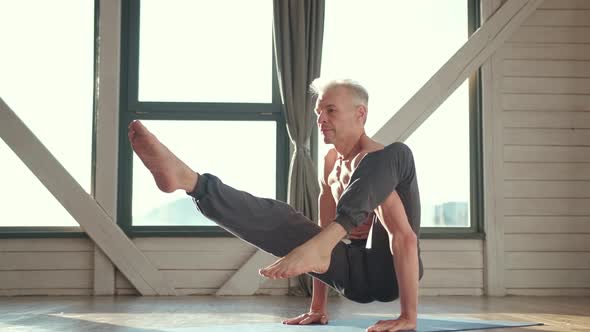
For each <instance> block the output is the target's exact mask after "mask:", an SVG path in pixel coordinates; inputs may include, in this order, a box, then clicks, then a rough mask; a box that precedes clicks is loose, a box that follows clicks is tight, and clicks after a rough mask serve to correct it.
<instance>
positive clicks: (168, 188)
mask: <svg viewBox="0 0 590 332" xmlns="http://www.w3.org/2000/svg"><path fill="white" fill-rule="evenodd" d="M128 136H129V142H131V147H132V148H133V150H134V151H135V153H137V156H139V159H141V161H142V162H143V164H144V165H145V167H147V168H148V169H149V170H150V172H151V173H152V175H153V176H154V180H156V184H157V185H158V188H160V190H162V191H163V192H167V193H171V192H173V191H175V190H178V189H183V190H185V191H188V192H190V191H192V190H193V189H194V187H195V185H196V184H197V179H198V175H197V173H195V172H194V171H193V170H191V169H190V167H188V166H187V165H186V164H185V163H183V162H182V160H180V159H178V157H176V156H175V155H174V154H173V153H172V152H171V151H170V150H168V148H166V146H164V145H163V144H162V143H161V142H160V141H159V140H158V139H157V138H156V136H154V135H153V134H152V133H150V131H149V130H147V128H146V127H145V126H144V125H143V124H142V123H141V122H139V121H138V120H135V121H133V122H131V123H130V124H129V131H128Z"/></svg>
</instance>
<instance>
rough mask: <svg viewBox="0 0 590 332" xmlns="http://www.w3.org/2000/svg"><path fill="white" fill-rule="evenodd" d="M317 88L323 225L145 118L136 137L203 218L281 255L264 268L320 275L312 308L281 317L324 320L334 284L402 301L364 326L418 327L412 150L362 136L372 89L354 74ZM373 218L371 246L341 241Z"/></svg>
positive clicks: (364, 298)
mask: <svg viewBox="0 0 590 332" xmlns="http://www.w3.org/2000/svg"><path fill="white" fill-rule="evenodd" d="M312 88H313V89H314V90H315V91H316V92H317V94H318V98H317V102H316V112H317V114H318V126H319V128H320V130H321V132H322V135H323V137H324V142H325V143H326V144H333V145H334V148H333V149H331V150H330V151H329V152H328V153H327V155H326V156H325V158H324V161H325V167H324V172H323V174H320V179H321V183H322V188H321V189H322V190H321V193H320V197H319V202H320V221H319V223H320V226H321V227H320V226H318V225H316V224H314V223H312V222H311V221H310V220H309V219H307V218H306V217H305V216H303V215H302V214H301V213H299V212H297V211H295V210H294V209H293V208H291V207H290V206H289V205H287V204H285V203H283V202H280V201H276V200H272V199H265V198H258V197H254V196H252V195H250V194H248V193H246V192H243V191H239V190H236V189H234V188H231V187H229V186H227V185H225V184H223V183H222V182H221V180H220V179H218V178H217V177H215V176H214V175H211V174H199V173H197V172H195V171H193V170H192V169H190V167H188V166H187V165H186V164H184V163H183V162H182V161H181V160H180V159H178V158H177V157H176V156H175V155H174V154H173V153H171V152H170V151H169V150H168V149H167V148H166V147H165V146H164V145H162V144H161V143H160V142H159V141H158V140H157V138H156V137H155V136H154V135H153V134H151V133H150V132H149V131H148V130H147V129H146V128H145V127H144V126H143V125H142V124H141V123H140V122H139V121H134V122H132V123H131V124H130V125H129V139H130V141H131V145H132V147H133V149H134V150H135V152H136V153H137V154H138V156H139V157H140V159H141V160H142V161H143V163H144V164H145V165H146V167H147V168H148V169H149V170H150V171H151V173H152V174H153V176H154V179H155V181H156V184H157V185H158V187H159V188H160V189H161V190H163V191H165V192H173V191H175V190H179V189H181V190H185V191H186V192H187V194H189V195H190V196H192V197H193V199H194V201H195V203H196V205H197V208H198V209H199V210H200V211H201V213H203V214H204V215H205V216H206V217H208V218H209V219H211V220H213V221H214V222H216V223H217V224H219V225H220V226H221V227H223V228H225V229H226V230H228V231H229V232H231V233H233V234H235V235H236V236H238V237H239V238H241V239H243V240H245V241H247V242H249V243H251V244H253V245H255V246H257V247H258V248H260V249H262V250H265V251H267V252H270V253H271V254H273V255H275V256H278V257H282V258H280V259H279V260H277V261H276V262H275V263H273V264H272V265H270V266H268V267H266V268H264V269H261V270H260V274H261V275H263V276H265V277H268V278H272V279H275V278H289V277H293V276H296V275H299V274H302V273H309V274H310V275H311V276H313V277H314V292H313V298H312V304H311V308H310V311H309V312H308V313H306V314H303V315H301V316H298V317H296V318H293V319H289V320H286V321H284V323H286V324H310V323H323V324H326V323H327V319H328V318H327V311H326V302H327V292H326V286H325V284H327V285H329V286H331V287H333V288H334V289H336V290H337V291H338V292H339V293H340V294H342V295H343V296H344V297H346V298H348V299H350V300H353V301H356V302H359V303H367V302H372V301H375V300H377V301H383V302H389V301H393V300H395V299H397V298H398V297H399V298H400V301H401V313H400V316H399V317H398V318H397V319H393V320H385V321H379V322H377V323H376V324H375V325H373V326H371V327H369V329H368V330H367V331H399V330H412V329H415V328H416V321H417V302H418V282H419V279H420V278H421V277H422V271H423V270H422V264H421V260H420V258H419V246H418V234H419V227H420V202H419V194H418V185H417V180H416V172H415V167H414V161H413V157H412V153H411V151H410V150H409V148H408V147H407V146H406V145H404V144H402V143H393V144H391V145H389V146H387V147H384V146H383V145H381V144H379V143H377V142H375V141H373V140H372V139H370V138H369V137H368V136H367V135H366V134H365V131H364V124H365V122H366V119H367V104H368V94H367V93H366V90H365V89H364V88H363V87H362V86H360V85H358V84H356V83H354V82H352V81H349V80H343V81H330V82H326V83H322V82H321V81H319V80H316V81H314V84H312ZM369 218H372V219H371V221H372V224H371V226H370V232H369V235H368V238H367V241H366V246H364V245H358V241H355V242H354V243H351V244H345V243H344V242H342V241H341V240H342V239H343V238H344V237H345V236H346V235H347V234H353V236H352V237H353V238H363V237H364V234H365V232H364V231H363V224H364V223H366V221H367V219H369ZM355 235H356V236H355ZM362 243H363V244H364V242H362ZM392 254H393V255H392Z"/></svg>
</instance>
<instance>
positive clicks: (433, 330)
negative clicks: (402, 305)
mask: <svg viewBox="0 0 590 332" xmlns="http://www.w3.org/2000/svg"><path fill="white" fill-rule="evenodd" d="M386 319H391V318H386V317H375V318H370V319H368V318H363V319H351V320H331V321H330V323H329V324H328V325H283V324H280V323H253V324H236V325H211V326H196V327H191V328H178V329H171V330H170V331H174V332H181V331H182V332H188V331H192V332H205V331H207V332H217V331H219V332H221V331H232V332H277V331H298V332H318V331H334V332H361V331H365V330H366V329H367V327H369V326H371V325H373V324H375V322H377V321H378V320H386ZM536 325H543V324H542V323H530V322H505V321H489V320H465V319H455V318H432V317H419V318H418V328H417V329H416V332H438V331H445V332H447V331H470V330H485V329H498V328H510V327H525V326H536ZM167 331H168V330H167Z"/></svg>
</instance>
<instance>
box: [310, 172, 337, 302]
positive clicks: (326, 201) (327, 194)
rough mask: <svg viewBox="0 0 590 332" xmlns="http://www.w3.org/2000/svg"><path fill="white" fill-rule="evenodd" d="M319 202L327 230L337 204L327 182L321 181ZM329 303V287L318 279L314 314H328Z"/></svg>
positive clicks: (315, 283)
mask: <svg viewBox="0 0 590 332" xmlns="http://www.w3.org/2000/svg"><path fill="white" fill-rule="evenodd" d="M318 201H319V204H318V206H319V217H320V218H319V225H320V227H322V228H326V227H327V226H328V225H329V224H330V223H332V221H333V220H334V218H335V217H336V202H335V201H334V196H332V192H331V189H330V187H329V186H328V184H327V183H326V181H325V180H322V181H321V188H320V197H319V199H318ZM327 303H328V287H327V286H326V284H324V283H323V282H321V281H320V280H318V279H315V278H314V279H313V295H312V298H311V308H310V311H312V312H321V313H323V314H327V310H326V305H327Z"/></svg>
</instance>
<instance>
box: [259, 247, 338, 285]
mask: <svg viewBox="0 0 590 332" xmlns="http://www.w3.org/2000/svg"><path fill="white" fill-rule="evenodd" d="M322 252H323V250H320V249H318V248H317V247H315V246H312V245H309V243H305V244H303V245H301V246H299V247H297V248H295V249H294V250H293V251H291V252H290V253H289V254H288V255H287V256H285V257H283V258H281V259H279V260H277V261H276V262H274V263H273V264H271V265H269V266H267V267H265V268H264V269H261V270H260V271H259V273H260V275H262V276H265V277H267V278H270V279H280V278H291V277H295V276H297V275H300V274H303V273H307V272H315V273H319V274H322V273H325V272H326V271H328V268H329V267H330V256H331V254H330V252H327V253H325V254H322Z"/></svg>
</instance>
